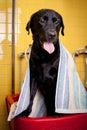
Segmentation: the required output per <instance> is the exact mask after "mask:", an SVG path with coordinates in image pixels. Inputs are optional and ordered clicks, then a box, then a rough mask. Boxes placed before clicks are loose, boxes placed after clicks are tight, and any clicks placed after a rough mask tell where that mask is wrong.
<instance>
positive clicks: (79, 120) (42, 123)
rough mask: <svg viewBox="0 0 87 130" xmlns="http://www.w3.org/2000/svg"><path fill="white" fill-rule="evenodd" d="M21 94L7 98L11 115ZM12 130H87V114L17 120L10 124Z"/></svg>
mask: <svg viewBox="0 0 87 130" xmlns="http://www.w3.org/2000/svg"><path fill="white" fill-rule="evenodd" d="M18 98H19V94H15V95H11V96H10V95H9V96H7V97H6V105H7V110H8V113H9V110H10V106H11V104H12V103H13V102H15V101H17V100H18ZM9 126H10V129H11V130H87V114H75V115H69V116H63V117H60V118H54V117H45V118H15V119H14V120H12V121H11V122H9Z"/></svg>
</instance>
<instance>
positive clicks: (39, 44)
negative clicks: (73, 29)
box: [20, 9, 64, 116]
mask: <svg viewBox="0 0 87 130" xmlns="http://www.w3.org/2000/svg"><path fill="white" fill-rule="evenodd" d="M29 29H31V32H32V34H33V45H32V49H31V55H30V60H29V64H30V84H29V85H30V93H31V94H30V95H31V96H30V105H29V106H28V108H27V110H25V111H24V112H23V113H21V114H20V116H28V115H29V113H30V112H31V111H32V105H33V100H34V97H35V94H36V91H37V89H39V90H40V92H41V93H42V95H43V96H44V100H45V104H46V107H47V115H48V116H55V114H56V113H55V89H56V81H57V72H58V65H59V58H60V48H59V31H60V30H61V34H62V35H64V24H63V19H62V17H61V15H60V14H59V13H57V12H56V11H54V10H51V9H42V10H39V11H37V12H36V13H34V14H33V15H32V16H31V18H30V20H29V22H28V23H27V26H26V30H27V31H28V33H29ZM44 41H45V42H47V41H48V42H53V44H54V46H55V51H54V52H53V53H52V54H49V53H48V52H47V51H46V50H44V49H43V42H44Z"/></svg>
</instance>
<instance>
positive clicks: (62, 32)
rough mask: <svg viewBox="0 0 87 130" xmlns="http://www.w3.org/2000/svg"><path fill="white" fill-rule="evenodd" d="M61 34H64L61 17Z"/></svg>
mask: <svg viewBox="0 0 87 130" xmlns="http://www.w3.org/2000/svg"><path fill="white" fill-rule="evenodd" d="M61 27H62V29H61V34H62V35H63V36H64V23H63V19H61Z"/></svg>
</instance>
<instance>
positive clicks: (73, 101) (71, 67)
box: [8, 42, 87, 121]
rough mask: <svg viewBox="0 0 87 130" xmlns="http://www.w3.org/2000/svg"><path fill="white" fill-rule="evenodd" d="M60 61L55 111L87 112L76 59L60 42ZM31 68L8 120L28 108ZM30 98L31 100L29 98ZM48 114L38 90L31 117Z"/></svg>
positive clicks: (86, 101) (86, 98) (86, 94)
mask: <svg viewBox="0 0 87 130" xmlns="http://www.w3.org/2000/svg"><path fill="white" fill-rule="evenodd" d="M59 44H60V61H59V69H58V77H57V84H56V94H55V112H57V113H68V114H69V113H71V114H72V113H85V112H87V92H86V90H85V88H84V86H83V84H82V82H81V80H80V78H79V75H78V73H77V70H76V66H75V63H74V60H73V58H72V56H71V55H70V53H69V52H68V51H67V49H66V48H65V47H64V46H63V45H62V43H61V42H60V43H59ZM29 76H30V70H29V65H28V67H27V70H26V74H25V79H24V83H23V85H22V90H21V93H20V97H19V100H18V102H17V103H14V104H12V106H11V110H10V113H9V116H8V121H10V120H11V119H13V118H14V117H15V116H17V115H18V114H20V113H21V112H23V111H24V110H26V108H27V107H28V105H29V101H30V88H29V82H30V77H29ZM28 99H29V100H28ZM43 116H46V107H45V103H44V100H43V96H42V95H41V94H40V92H39V91H37V93H36V96H35V98H34V103H33V108H32V112H31V113H30V115H29V117H43Z"/></svg>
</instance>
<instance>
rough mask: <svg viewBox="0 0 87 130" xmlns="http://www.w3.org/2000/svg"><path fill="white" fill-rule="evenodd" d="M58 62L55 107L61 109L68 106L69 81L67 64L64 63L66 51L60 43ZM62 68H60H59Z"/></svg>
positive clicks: (66, 59) (66, 58)
mask: <svg viewBox="0 0 87 130" xmlns="http://www.w3.org/2000/svg"><path fill="white" fill-rule="evenodd" d="M60 50H61V52H60V64H59V70H58V80H57V86H56V101H55V107H56V108H59V109H62V108H68V104H69V82H68V73H67V72H68V66H67V65H66V61H67V62H68V57H67V53H66V52H65V51H63V50H64V48H63V47H62V45H60ZM61 68H62V69H61Z"/></svg>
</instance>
